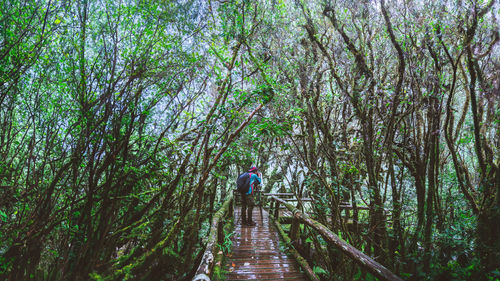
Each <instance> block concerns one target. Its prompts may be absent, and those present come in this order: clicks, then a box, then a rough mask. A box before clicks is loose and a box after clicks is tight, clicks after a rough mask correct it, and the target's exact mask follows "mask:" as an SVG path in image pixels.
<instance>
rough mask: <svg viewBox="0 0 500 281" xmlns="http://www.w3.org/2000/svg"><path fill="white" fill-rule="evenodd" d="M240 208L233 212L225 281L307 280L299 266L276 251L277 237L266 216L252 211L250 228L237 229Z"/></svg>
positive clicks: (239, 221) (265, 213)
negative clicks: (252, 224) (231, 245)
mask: <svg viewBox="0 0 500 281" xmlns="http://www.w3.org/2000/svg"><path fill="white" fill-rule="evenodd" d="M240 211H241V209H240V208H239V207H238V208H236V209H235V221H236V225H235V235H234V237H233V251H232V255H231V256H230V257H228V258H227V264H226V268H227V271H228V273H226V278H227V279H226V280H304V281H306V280H307V277H306V275H305V274H304V273H302V272H300V271H299V265H298V264H297V263H296V261H295V260H294V259H293V257H288V256H287V255H286V254H285V253H284V252H282V251H281V250H280V246H279V245H280V244H279V234H278V233H277V231H276V230H275V228H274V226H271V225H270V222H269V216H268V213H267V212H266V211H265V210H263V211H262V216H261V214H260V211H259V208H258V207H255V208H254V209H253V220H254V221H255V222H256V223H257V225H256V226H254V227H246V226H243V227H242V226H241V217H240Z"/></svg>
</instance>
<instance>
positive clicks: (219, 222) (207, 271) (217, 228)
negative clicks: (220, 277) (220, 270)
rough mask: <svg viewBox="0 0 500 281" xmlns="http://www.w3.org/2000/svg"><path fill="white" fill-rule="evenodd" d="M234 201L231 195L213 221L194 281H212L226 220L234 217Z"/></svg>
mask: <svg viewBox="0 0 500 281" xmlns="http://www.w3.org/2000/svg"><path fill="white" fill-rule="evenodd" d="M233 200H234V196H233V194H232V193H230V194H229V197H228V198H227V199H226V201H224V204H222V207H221V208H220V209H219V210H218V211H217V212H216V213H215V215H214V217H213V219H212V223H211V225H210V233H209V234H208V240H207V247H206V249H205V253H204V254H203V258H202V259H201V262H200V265H199V266H198V270H196V274H195V276H194V278H193V281H201V280H205V281H210V276H211V275H212V272H213V271H212V270H213V267H214V263H215V257H216V252H217V243H222V242H223V239H224V232H223V227H224V221H225V218H227V217H230V216H233Z"/></svg>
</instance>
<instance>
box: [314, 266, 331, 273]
mask: <svg viewBox="0 0 500 281" xmlns="http://www.w3.org/2000/svg"><path fill="white" fill-rule="evenodd" d="M313 272H314V273H316V274H327V273H328V272H327V271H326V270H324V269H323V268H322V267H319V266H315V267H313Z"/></svg>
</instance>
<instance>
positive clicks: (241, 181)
mask: <svg viewBox="0 0 500 281" xmlns="http://www.w3.org/2000/svg"><path fill="white" fill-rule="evenodd" d="M251 177H252V174H250V173H248V172H245V173H243V174H241V175H239V176H238V179H237V180H236V190H237V191H238V192H239V193H247V192H248V189H249V188H250V178H251Z"/></svg>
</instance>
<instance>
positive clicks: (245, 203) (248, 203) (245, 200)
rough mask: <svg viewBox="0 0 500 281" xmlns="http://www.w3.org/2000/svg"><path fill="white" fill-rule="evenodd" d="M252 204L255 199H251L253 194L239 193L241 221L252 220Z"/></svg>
mask: <svg viewBox="0 0 500 281" xmlns="http://www.w3.org/2000/svg"><path fill="white" fill-rule="evenodd" d="M254 205H255V201H254V199H253V194H243V193H242V194H241V216H242V218H241V220H242V222H243V223H247V222H251V221H252V212H253V206H254ZM247 207H248V208H247ZM247 215H248V216H247ZM247 218H248V220H247Z"/></svg>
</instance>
